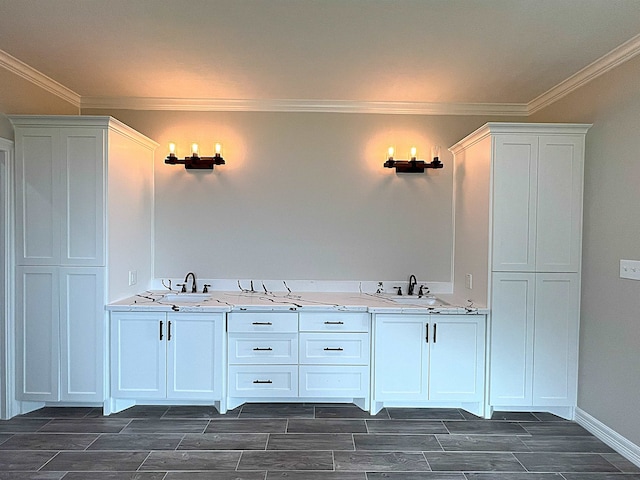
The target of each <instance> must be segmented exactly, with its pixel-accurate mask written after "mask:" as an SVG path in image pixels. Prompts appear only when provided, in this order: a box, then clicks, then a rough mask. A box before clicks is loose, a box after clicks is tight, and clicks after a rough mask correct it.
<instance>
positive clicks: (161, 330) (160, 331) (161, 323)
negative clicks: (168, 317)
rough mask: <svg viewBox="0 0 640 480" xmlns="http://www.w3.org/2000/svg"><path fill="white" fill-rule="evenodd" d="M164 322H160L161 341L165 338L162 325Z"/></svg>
mask: <svg viewBox="0 0 640 480" xmlns="http://www.w3.org/2000/svg"><path fill="white" fill-rule="evenodd" d="M163 323H164V322H163V321H162V320H160V340H162V339H163V338H164V336H163V335H162V324H163Z"/></svg>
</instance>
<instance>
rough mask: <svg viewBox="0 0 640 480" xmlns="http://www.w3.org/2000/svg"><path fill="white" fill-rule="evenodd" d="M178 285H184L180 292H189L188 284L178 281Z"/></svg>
mask: <svg viewBox="0 0 640 480" xmlns="http://www.w3.org/2000/svg"><path fill="white" fill-rule="evenodd" d="M176 287H182V288H181V289H180V293H187V284H186V283H176Z"/></svg>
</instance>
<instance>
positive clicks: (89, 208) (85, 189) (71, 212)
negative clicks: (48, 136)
mask: <svg viewBox="0 0 640 480" xmlns="http://www.w3.org/2000/svg"><path fill="white" fill-rule="evenodd" d="M59 131H60V144H61V151H60V162H61V164H62V172H63V177H62V180H61V185H60V189H61V192H62V196H63V202H62V204H61V206H60V208H61V212H62V215H61V217H62V238H61V245H62V248H63V250H62V252H61V263H62V264H63V265H91V266H103V265H104V264H105V260H104V231H105V228H104V225H105V216H104V213H103V212H104V177H105V176H104V168H105V167H104V165H105V156H106V153H105V140H104V137H103V136H104V131H103V130H102V129H98V128H63V129H60V130H59Z"/></svg>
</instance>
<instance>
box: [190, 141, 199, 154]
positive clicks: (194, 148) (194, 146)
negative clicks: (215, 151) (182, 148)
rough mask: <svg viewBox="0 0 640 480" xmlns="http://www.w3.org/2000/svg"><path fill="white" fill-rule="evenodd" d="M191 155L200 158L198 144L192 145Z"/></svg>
mask: <svg viewBox="0 0 640 480" xmlns="http://www.w3.org/2000/svg"><path fill="white" fill-rule="evenodd" d="M191 155H193V156H194V157H197V156H198V144H197V143H193V144H191Z"/></svg>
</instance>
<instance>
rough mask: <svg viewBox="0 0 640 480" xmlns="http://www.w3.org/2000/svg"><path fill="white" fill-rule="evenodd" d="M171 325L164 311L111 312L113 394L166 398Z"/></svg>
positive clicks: (114, 395) (120, 396)
mask: <svg viewBox="0 0 640 480" xmlns="http://www.w3.org/2000/svg"><path fill="white" fill-rule="evenodd" d="M166 335H167V325H166V318H165V314H164V313H152V312H113V313H112V314H111V395H112V396H113V397H114V398H145V399H154V398H165V397H166V392H167V386H166V371H167V365H166V362H167V352H166V346H167V343H166V340H165V338H166Z"/></svg>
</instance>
